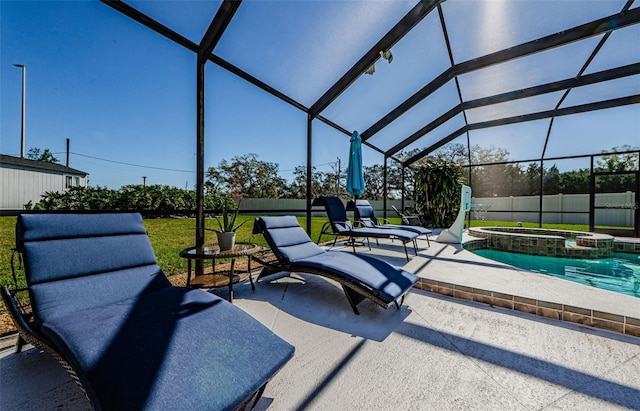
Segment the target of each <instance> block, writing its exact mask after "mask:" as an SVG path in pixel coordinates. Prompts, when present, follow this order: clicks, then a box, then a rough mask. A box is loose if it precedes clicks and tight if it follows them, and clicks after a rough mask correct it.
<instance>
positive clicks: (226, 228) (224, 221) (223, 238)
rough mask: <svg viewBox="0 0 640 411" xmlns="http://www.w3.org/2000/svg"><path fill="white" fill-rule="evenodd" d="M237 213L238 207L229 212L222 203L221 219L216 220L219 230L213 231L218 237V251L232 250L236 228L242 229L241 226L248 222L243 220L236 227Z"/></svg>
mask: <svg viewBox="0 0 640 411" xmlns="http://www.w3.org/2000/svg"><path fill="white" fill-rule="evenodd" d="M229 211H230V212H229ZM239 211H240V206H239V205H238V206H236V207H235V208H233V209H231V210H229V208H228V207H227V203H226V202H223V203H222V217H218V218H217V219H216V221H217V222H218V226H219V227H220V230H214V231H215V232H216V235H217V236H218V246H219V247H220V251H227V250H231V249H233V246H234V245H235V243H236V230H238V228H240V227H242V225H243V224H244V223H246V222H247V221H248V220H245V221H243V222H241V223H240V224H238V225H236V220H237V219H238V213H239Z"/></svg>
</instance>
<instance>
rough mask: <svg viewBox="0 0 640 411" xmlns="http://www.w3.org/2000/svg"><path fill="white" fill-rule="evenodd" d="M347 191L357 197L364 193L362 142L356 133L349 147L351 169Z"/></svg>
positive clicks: (348, 172) (352, 136) (349, 168)
mask: <svg viewBox="0 0 640 411" xmlns="http://www.w3.org/2000/svg"><path fill="white" fill-rule="evenodd" d="M347 191H348V192H349V194H351V195H353V196H355V197H357V196H359V195H361V194H362V193H364V174H363V171H362V141H361V140H360V134H358V132H357V131H354V132H353V134H352V135H351V146H350V147H349V167H348V169H347Z"/></svg>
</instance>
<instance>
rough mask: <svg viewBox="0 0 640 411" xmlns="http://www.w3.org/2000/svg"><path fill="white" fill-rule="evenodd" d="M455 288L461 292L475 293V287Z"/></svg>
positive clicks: (456, 286)
mask: <svg viewBox="0 0 640 411" xmlns="http://www.w3.org/2000/svg"><path fill="white" fill-rule="evenodd" d="M454 288H455V289H456V290H459V291H464V292H467V293H473V287H467V286H464V285H455V286H454Z"/></svg>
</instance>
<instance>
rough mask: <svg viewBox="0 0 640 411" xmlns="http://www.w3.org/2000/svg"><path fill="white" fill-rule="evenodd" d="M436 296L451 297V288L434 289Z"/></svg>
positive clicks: (440, 287)
mask: <svg viewBox="0 0 640 411" xmlns="http://www.w3.org/2000/svg"><path fill="white" fill-rule="evenodd" d="M436 292H437V293H438V294H442V295H448V296H449V297H453V288H448V287H442V286H438V287H437V289H436Z"/></svg>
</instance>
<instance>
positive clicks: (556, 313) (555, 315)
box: [536, 306, 562, 320]
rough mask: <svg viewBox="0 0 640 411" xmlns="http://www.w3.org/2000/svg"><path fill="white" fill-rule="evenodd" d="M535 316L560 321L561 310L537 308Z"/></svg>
mask: <svg viewBox="0 0 640 411" xmlns="http://www.w3.org/2000/svg"><path fill="white" fill-rule="evenodd" d="M536 314H537V315H539V316H540V317H545V318H550V319H552V320H562V310H554V309H552V308H545V307H540V306H538V311H537V313H536Z"/></svg>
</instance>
